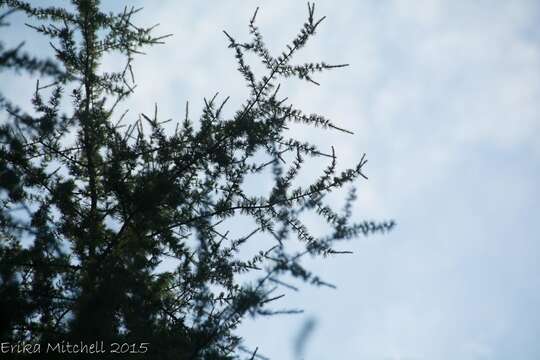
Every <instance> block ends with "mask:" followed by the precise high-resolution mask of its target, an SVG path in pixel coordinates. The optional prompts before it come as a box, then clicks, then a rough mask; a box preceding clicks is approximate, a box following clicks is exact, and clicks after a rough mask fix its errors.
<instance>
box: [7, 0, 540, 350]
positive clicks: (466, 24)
mask: <svg viewBox="0 0 540 360" xmlns="http://www.w3.org/2000/svg"><path fill="white" fill-rule="evenodd" d="M36 3H37V1H36ZM104 3H105V4H106V6H109V5H110V4H112V3H110V2H104ZM107 3H109V4H107ZM119 3H120V2H116V3H115V4H119ZM136 4H137V5H143V6H144V7H145V9H144V10H143V12H142V16H140V17H139V20H140V21H141V22H143V23H145V22H146V23H147V24H153V23H155V22H159V23H160V24H161V26H160V27H159V28H158V31H159V32H163V33H173V34H174V36H173V37H171V38H169V39H168V41H167V44H166V45H163V46H160V47H156V48H153V49H149V50H148V52H147V53H148V54H147V56H145V57H142V58H139V59H138V60H137V61H136V63H135V65H136V66H135V72H136V80H137V83H138V88H137V92H136V94H135V96H133V97H132V98H131V99H130V100H128V101H127V102H126V103H125V104H124V108H130V109H131V110H130V113H131V114H132V115H133V116H135V115H136V114H137V112H151V111H152V109H153V106H154V103H155V102H157V103H158V105H159V107H160V113H162V114H163V116H164V117H172V118H175V119H180V118H182V116H183V111H184V104H185V101H186V100H189V101H190V103H191V108H192V109H193V111H194V115H196V114H197V113H198V112H199V113H200V108H201V107H202V104H203V100H202V99H203V97H205V96H206V97H209V96H211V95H212V94H213V93H215V92H216V91H220V93H221V94H223V95H224V96H227V95H230V96H231V101H230V106H229V108H228V109H229V111H230V112H231V113H232V112H233V111H234V110H235V105H238V104H241V103H242V101H243V99H244V97H245V94H246V90H245V88H244V85H243V81H242V79H241V77H240V75H239V74H237V73H236V72H234V71H233V69H235V67H236V66H235V63H234V58H233V54H232V52H231V51H230V49H227V47H226V45H227V42H226V39H225V38H224V35H223V33H222V32H221V30H223V29H226V30H227V31H228V32H229V33H231V34H232V35H233V36H235V37H237V38H239V39H242V38H244V39H246V38H247V22H248V21H249V18H250V16H251V15H252V12H253V10H254V9H255V7H256V6H260V8H261V9H260V11H259V16H258V19H259V25H260V27H261V29H262V31H263V33H264V34H266V41H267V43H268V45H269V47H270V49H271V50H275V51H277V50H279V49H281V48H282V46H283V45H284V44H285V43H286V42H287V41H288V40H290V39H291V38H292V36H294V35H295V34H296V31H297V29H298V28H299V26H300V25H301V23H302V22H303V21H304V19H305V15H306V12H307V7H306V5H305V3H304V2H301V1H295V2H292V1H285V0H275V1H271V2H270V1H249V2H248V1H240V0H230V1H227V2H215V1H214V2H201V1H161V2H159V3H158V2H150V1H147V2H144V1H137V2H136ZM316 4H317V11H318V13H319V14H320V15H327V16H328V18H327V20H326V21H325V23H324V24H323V25H322V27H321V29H320V31H319V34H318V36H317V37H316V38H315V39H314V40H313V43H311V44H310V46H308V47H307V48H306V49H305V51H304V53H303V55H302V56H301V57H300V58H299V59H298V61H301V60H325V61H327V62H329V63H343V62H346V63H350V64H351V66H350V67H348V68H345V69H340V70H336V71H333V72H331V73H327V74H323V75H321V76H320V77H319V80H320V82H321V87H315V86H311V85H309V84H305V83H300V82H292V83H289V84H287V85H285V84H284V94H285V93H286V94H287V95H289V98H290V99H291V101H292V102H293V103H295V104H298V105H300V106H301V107H303V108H304V109H305V110H306V111H307V112H319V113H321V114H324V115H326V116H328V117H330V118H332V119H333V120H334V121H335V122H336V123H337V124H340V125H343V126H344V127H347V128H349V129H351V130H353V131H354V132H355V134H354V135H352V136H345V137H344V136H343V135H341V134H333V135H332V136H328V135H323V133H320V132H317V131H310V132H302V133H301V134H299V136H305V137H309V138H310V139H315V141H317V142H319V143H320V144H321V146H322V147H325V146H326V147H330V146H331V145H335V146H336V151H337V153H338V155H339V156H340V159H341V161H342V163H344V164H345V163H347V162H352V161H355V160H358V159H359V158H360V156H361V155H362V153H364V152H365V153H367V156H368V159H369V163H368V165H367V171H366V172H367V175H368V176H369V181H366V182H362V183H360V184H359V187H358V195H359V200H358V203H357V204H356V206H355V210H356V214H357V216H358V219H363V218H367V219H377V218H395V219H396V220H397V221H398V224H399V226H398V228H397V229H396V231H395V232H393V233H391V234H390V235H387V236H377V237H371V238H361V239H358V240H356V241H354V242H351V243H348V244H347V248H348V249H351V250H353V251H354V254H353V255H348V256H341V257H336V258H330V259H325V260H323V261H321V260H316V261H310V263H312V265H311V266H312V267H313V268H315V269H317V271H319V272H320V273H321V274H322V275H323V276H324V278H326V279H327V280H329V281H331V282H333V283H335V284H336V285H337V286H338V289H337V290H332V289H324V288H323V289H320V288H319V289H317V288H316V289H313V288H303V289H302V291H301V292H298V293H294V292H291V293H288V294H287V297H286V298H285V299H284V300H283V301H282V304H281V305H282V306H283V307H287V306H290V307H295V308H296V307H302V308H304V309H305V314H304V315H301V316H295V317H275V318H269V319H262V320H261V319H258V320H256V321H248V322H246V323H245V324H244V325H243V326H242V327H241V329H240V333H241V334H243V335H245V338H246V345H248V346H249V347H251V348H254V347H255V346H258V347H259V353H260V354H262V355H265V356H267V357H270V358H272V359H280V360H281V359H293V358H295V355H294V345H293V340H294V338H295V336H296V334H297V332H298V331H299V329H300V328H301V327H302V323H303V322H304V321H305V320H306V319H309V318H315V319H316V326H315V328H314V330H313V333H312V336H311V337H310V338H309V341H308V343H307V344H306V347H305V349H304V351H303V358H305V359H310V360H322V359H366V360H398V359H400V360H404V359H408V360H420V359H422V360H424V359H440V360H453V359H460V360H473V359H475V360H476V359H478V360H480V359H486V360H487V359H493V360H506V359H524V360H527V359H538V358H540V342H538V339H539V338H540V282H539V281H538V280H537V278H538V274H539V271H540V259H539V257H540V242H539V236H538V233H537V223H538V219H539V217H540V206H539V204H538V200H539V199H540V196H539V195H540V194H539V190H538V185H537V184H538V183H539V180H540V161H539V160H540V141H538V139H539V138H540V121H539V116H540V31H539V27H538V23H539V22H540V21H539V20H540V3H538V2H536V1H532V0H531V1H526V0H515V1H502V0H500V1H495V0H491V1H487V0H485V1H482V0H444V1H443V0H430V1H428V0H424V1H423V0H407V1H406V0H403V1H398V0H395V1H391V0H379V1H375V0H362V1H354V0H342V1H330V0H320V1H317V2H316ZM3 31H4V30H3ZM9 32H10V34H16V35H18V36H23V37H27V36H28V35H26V34H27V32H26V30H24V31H23V30H21V29H20V28H13V29H10V30H9ZM32 39H33V38H31V37H28V38H27V40H28V42H29V44H31V42H32ZM113 64H114V59H109V60H107V61H105V63H104V66H105V67H107V66H112V65H113ZM0 81H1V82H0V86H1V88H2V90H3V91H6V90H7V89H9V90H10V91H12V93H13V94H14V96H17V97H19V98H20V99H21V101H27V99H29V93H30V92H31V91H32V89H27V88H26V84H24V82H21V81H20V80H19V79H13V78H12V77H8V76H6V75H5V74H0ZM313 171H314V172H315V170H313ZM314 226H316V224H314Z"/></svg>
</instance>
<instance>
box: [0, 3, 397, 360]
mask: <svg viewBox="0 0 540 360" xmlns="http://www.w3.org/2000/svg"><path fill="white" fill-rule="evenodd" d="M72 3H73V5H74V7H73V8H74V10H67V9H64V8H61V7H37V6H34V5H32V4H31V3H28V2H24V1H18V0H3V6H2V7H1V8H0V10H2V11H5V12H4V14H7V13H6V12H12V11H19V12H22V13H24V14H25V15H26V16H27V18H28V26H30V27H32V28H33V29H34V30H35V31H37V32H38V33H40V34H41V35H42V36H45V37H47V38H49V41H50V44H51V47H52V53H53V55H54V57H55V58H56V60H55V61H49V60H40V59H38V58H34V57H32V56H30V55H28V54H23V53H21V51H22V50H21V49H20V48H16V49H7V50H4V48H3V46H2V45H1V44H0V70H5V69H7V70H9V69H18V70H20V71H33V72H37V74H38V75H40V77H41V80H42V81H41V82H39V81H38V82H37V84H36V85H34V84H31V85H29V86H35V92H34V95H33V98H32V105H33V112H28V111H27V112H25V111H23V110H21V109H19V108H17V107H16V106H14V105H12V104H11V103H10V102H9V101H8V100H6V98H4V97H1V98H0V101H1V102H0V106H1V107H2V109H1V110H2V114H1V115H0V116H1V120H0V121H1V126H0V202H1V211H0V316H1V318H0V338H1V339H2V341H11V342H16V341H26V342H39V343H47V342H48V343H54V342H60V341H72V342H77V341H85V342H91V341H95V340H99V341H104V342H105V343H106V344H111V343H120V344H122V343H129V344H136V347H130V349H129V353H128V354H127V355H129V356H130V357H133V358H138V357H140V358H151V359H236V358H246V357H247V358H254V357H255V356H256V354H255V352H252V351H253V349H251V350H250V351H248V353H242V352H241V349H244V348H243V347H242V346H241V340H242V339H240V338H239V337H238V335H237V334H236V332H235V329H236V328H237V326H238V325H239V324H240V323H241V321H242V320H243V319H244V318H245V317H246V316H250V315H251V316H264V315H272V314H276V313H280V312H294V311H280V310H276V308H275V307H274V306H275V305H274V304H275V303H277V302H278V299H279V298H280V297H281V295H280V293H279V290H280V289H281V288H282V287H287V286H289V285H288V284H287V283H286V282H285V281H284V280H283V279H284V277H285V276H289V277H293V278H296V279H298V280H300V281H303V282H306V283H309V284H313V285H315V286H321V285H328V284H327V283H326V282H324V281H323V280H322V279H320V278H319V277H318V276H317V275H316V274H314V273H312V272H311V271H310V270H309V269H306V268H305V267H304V266H303V265H302V260H303V258H305V257H307V256H312V257H315V256H329V255H333V254H339V253H340V251H337V250H335V248H334V244H335V243H336V242H338V241H341V240H347V239H352V238H355V237H358V236H361V235H363V236H365V235H368V234H371V233H376V232H382V233H384V232H386V231H388V230H390V229H391V228H392V226H393V225H394V223H393V222H392V221H390V222H380V223H379V222H365V221H363V222H354V221H352V220H351V219H352V214H351V208H352V203H353V202H354V200H355V192H354V190H351V191H350V193H349V196H348V197H347V200H346V203H345V206H344V208H343V210H342V211H341V210H339V209H338V210H336V209H335V208H334V207H333V206H331V205H330V204H329V203H328V201H327V195H328V194H330V193H332V192H335V191H341V190H343V189H347V188H351V187H352V186H353V185H354V182H355V180H357V179H360V178H365V175H364V173H363V171H364V167H365V164H366V162H367V160H366V159H365V157H362V159H361V160H360V161H359V162H358V163H357V164H354V165H353V166H351V167H349V168H348V169H346V170H344V171H338V167H337V157H336V155H335V153H334V151H333V149H332V150H330V151H324V150H322V149H319V148H318V147H317V146H316V144H312V143H309V142H305V141H300V140H298V139H296V138H295V137H294V136H293V135H294V134H291V132H290V131H287V125H288V124H290V123H300V124H303V126H306V127H319V128H323V129H326V130H328V131H337V132H342V133H344V134H347V133H349V131H347V130H345V129H342V128H340V127H338V126H337V125H335V124H334V123H333V122H332V121H330V120H329V119H327V118H326V117H324V116H322V115H318V114H306V113H304V112H303V111H302V110H300V109H298V108H296V107H295V106H294V104H291V103H290V102H288V100H287V98H285V97H284V96H281V94H280V92H279V88H280V86H279V83H280V82H282V81H286V79H287V78H291V77H294V78H299V79H302V80H305V81H307V82H308V83H311V84H317V85H318V83H317V82H316V80H315V79H314V75H315V74H316V73H318V72H321V71H326V70H330V69H334V68H339V67H343V66H346V65H330V64H327V63H324V62H320V63H305V64H299V65H297V64H294V63H293V58H294V56H295V55H296V53H297V52H299V51H300V50H301V49H302V48H303V47H304V46H305V45H306V43H307V42H308V41H309V40H310V39H311V38H312V37H313V35H314V34H315V32H316V30H317V29H318V28H319V25H320V24H321V22H322V21H323V19H324V18H320V19H317V18H316V17H315V6H314V5H312V4H308V16H307V20H306V22H305V23H304V24H303V26H302V27H301V29H300V32H299V33H298V34H297V35H296V36H295V37H294V38H293V40H292V41H291V42H290V43H289V44H288V45H286V46H285V48H284V50H283V52H282V53H280V54H278V55H277V56H276V55H274V54H271V53H270V51H269V50H268V48H267V47H266V45H265V42H264V40H263V36H262V34H261V32H260V31H259V28H258V27H257V25H256V15H257V12H255V14H254V16H253V17H252V18H251V20H250V21H249V34H250V39H249V40H248V41H247V42H241V41H238V40H236V39H235V38H234V37H232V36H231V35H229V34H228V33H226V32H225V35H226V37H225V40H226V41H228V45H229V48H230V49H231V50H232V52H233V56H235V58H236V61H237V64H238V69H237V70H238V71H239V72H240V74H241V75H242V77H243V78H244V79H245V81H246V86H247V87H248V89H249V96H248V98H247V99H246V100H245V102H244V103H243V105H242V106H241V107H240V108H239V109H238V110H237V111H236V112H234V114H233V115H232V116H225V115H224V111H223V109H224V108H225V106H227V98H224V99H220V98H218V95H216V96H213V97H212V98H210V99H208V100H205V106H204V109H203V111H202V116H201V117H200V119H198V120H197V121H192V119H191V118H190V113H189V110H188V106H187V105H186V111H185V118H184V119H182V120H180V121H178V122H177V125H176V128H175V130H174V131H168V130H167V129H168V128H167V126H165V125H164V124H165V121H162V120H161V119H160V118H159V117H158V112H157V108H156V110H155V112H154V114H153V115H152V116H148V115H146V114H140V116H139V117H138V118H136V119H129V116H128V115H126V113H122V114H120V113H119V111H118V110H117V108H118V104H120V103H121V102H122V101H123V100H125V99H126V97H128V96H129V95H130V94H131V93H133V92H134V91H135V84H134V76H133V69H132V61H133V59H134V57H135V56H136V55H138V54H140V53H141V51H142V49H143V48H146V47H149V46H152V45H156V44H161V43H162V42H163V40H164V38H166V36H156V35H154V31H155V29H154V27H150V28H144V27H139V26H137V25H136V24H134V23H133V16H134V15H135V14H136V13H137V12H138V11H139V9H135V8H128V7H126V8H125V9H124V11H122V12H120V13H106V12H105V11H104V10H102V9H101V7H100V3H99V1H98V0H72ZM1 20H2V21H4V20H5V18H4V17H2V18H1ZM4 22H5V21H4ZM113 52H114V53H120V54H122V55H123V56H124V59H125V65H124V66H123V68H122V69H121V70H120V71H117V72H114V71H113V72H104V71H103V69H102V67H100V61H101V60H102V59H103V57H104V56H105V55H106V54H109V53H113ZM249 53H251V54H254V55H256V57H257V58H259V59H260V61H262V64H263V65H264V67H265V69H266V73H265V74H256V73H255V72H254V71H253V70H252V68H251V67H250V65H249V64H248V61H247V58H246V55H247V54H249ZM2 90H3V91H4V93H5V94H4V96H6V97H7V96H8V95H9V90H8V89H2ZM310 159H311V160H313V159H320V160H321V161H322V160H324V161H327V162H328V166H327V167H326V168H325V169H324V171H323V172H322V173H321V174H320V175H319V176H318V177H316V178H314V179H313V181H312V182H311V183H310V184H302V183H301V182H300V181H298V178H299V176H300V174H301V172H302V170H303V169H304V164H305V162H306V161H308V160H310ZM265 174H267V175H266V176H270V177H272V184H273V185H272V187H271V189H270V190H269V191H266V190H264V191H261V192H260V193H259V194H256V195H254V194H252V193H251V192H249V191H247V189H246V185H245V183H246V180H247V179H248V178H249V177H251V176H264V175H265ZM352 188H353V189H354V187H352ZM308 213H314V214H317V215H318V216H320V218H321V219H322V220H323V221H324V222H325V223H326V224H327V225H329V228H330V229H331V231H330V232H329V233H328V234H314V233H313V232H312V231H310V229H309V228H308V226H306V225H305V224H304V222H303V220H302V219H303V216H304V215H305V214H308ZM240 216H241V217H243V218H249V219H251V221H252V223H253V228H250V229H246V231H245V233H243V234H241V235H239V236H237V235H234V236H232V235H231V232H237V231H229V230H234V229H236V230H238V226H236V228H235V227H234V221H235V220H236V219H237V218H238V217H240ZM262 239H266V240H270V241H266V242H264V241H262ZM248 242H260V243H261V244H270V242H271V245H269V246H268V247H265V248H262V247H261V248H260V249H259V250H260V251H259V252H258V253H256V254H254V255H253V256H250V257H249V258H246V256H244V255H245V252H244V251H243V248H244V247H245V246H246V244H247V243H248ZM297 242H300V243H302V247H301V249H300V250H299V248H298V247H297V246H291V244H295V243H297ZM164 261H165V262H169V264H173V265H171V266H169V269H167V270H160V269H161V268H160V267H159V265H160V264H161V263H162V262H164ZM142 343H148V345H144V346H143V347H141V344H142ZM145 346H147V350H145V349H146V347H145ZM122 350H124V349H122ZM136 352H139V354H138V355H137V354H134V353H136ZM114 355H115V354H106V355H103V356H102V358H107V356H111V358H115V356H114ZM49 356H50V357H51V358H55V356H57V357H59V355H53V354H49ZM59 358H60V357H59Z"/></svg>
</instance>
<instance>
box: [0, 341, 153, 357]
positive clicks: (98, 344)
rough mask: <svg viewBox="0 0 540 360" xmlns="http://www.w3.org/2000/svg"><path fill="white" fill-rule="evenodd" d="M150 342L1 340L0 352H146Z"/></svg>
mask: <svg viewBox="0 0 540 360" xmlns="http://www.w3.org/2000/svg"><path fill="white" fill-rule="evenodd" d="M148 345H149V343H132V344H128V343H111V344H105V342H104V341H95V342H92V343H85V342H84V341H80V342H74V343H72V342H69V341H61V342H57V343H46V344H40V343H30V342H15V343H10V342H1V343H0V354H28V355H32V354H41V353H44V354H49V353H57V354H105V353H111V354H115V353H116V354H128V353H129V354H144V353H146V352H147V351H148Z"/></svg>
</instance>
